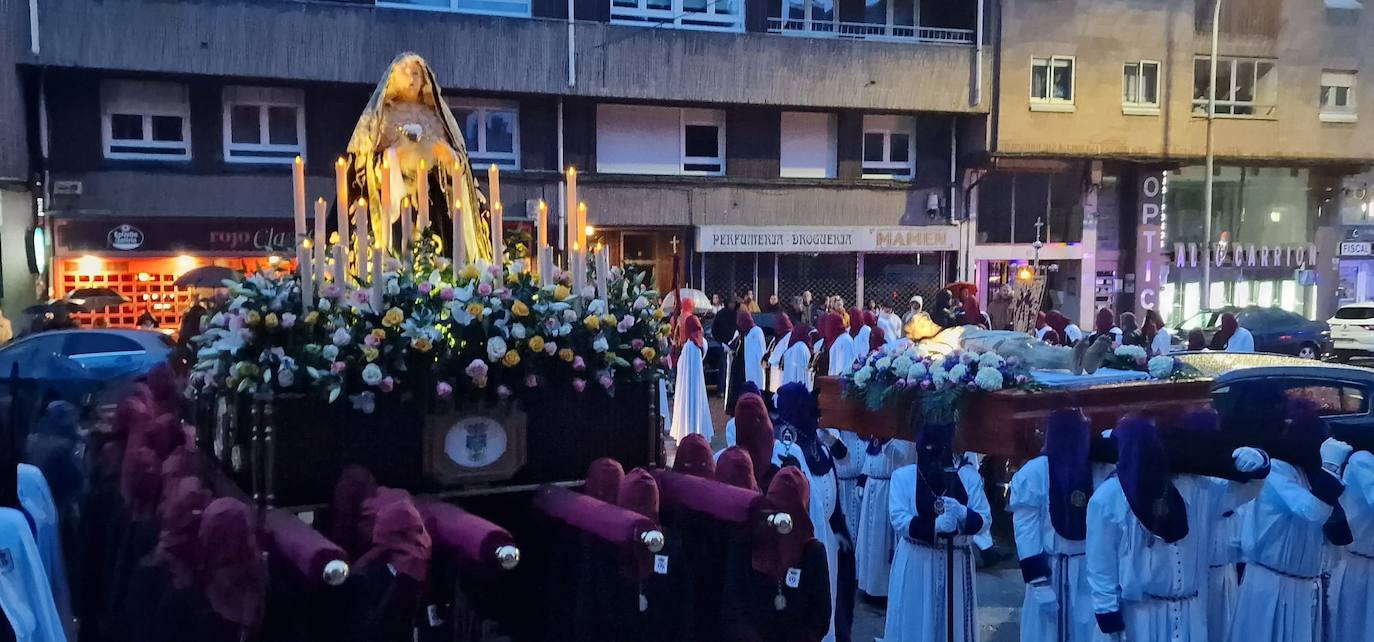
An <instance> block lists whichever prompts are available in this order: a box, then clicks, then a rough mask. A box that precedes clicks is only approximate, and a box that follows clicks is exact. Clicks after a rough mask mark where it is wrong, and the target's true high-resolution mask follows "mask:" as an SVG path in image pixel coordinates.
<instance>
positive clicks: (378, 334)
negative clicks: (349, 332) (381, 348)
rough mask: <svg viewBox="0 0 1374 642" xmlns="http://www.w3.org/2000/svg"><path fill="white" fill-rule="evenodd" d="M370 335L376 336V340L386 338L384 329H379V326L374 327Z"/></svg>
mask: <svg viewBox="0 0 1374 642" xmlns="http://www.w3.org/2000/svg"><path fill="white" fill-rule="evenodd" d="M372 336H374V337H377V340H378V341H385V340H386V330H383V329H381V328H376V329H374V330H373V331H372Z"/></svg>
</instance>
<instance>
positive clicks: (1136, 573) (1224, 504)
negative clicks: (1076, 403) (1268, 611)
mask: <svg viewBox="0 0 1374 642" xmlns="http://www.w3.org/2000/svg"><path fill="white" fill-rule="evenodd" d="M1173 483H1174V487H1175V488H1177V489H1178V493H1179V495H1181V496H1182V497H1183V503H1184V505H1185V506H1186V507H1187V510H1188V534H1187V535H1186V536H1184V537H1183V539H1181V540H1179V541H1177V542H1174V543H1172V544H1167V543H1165V542H1164V540H1162V539H1160V538H1159V537H1158V536H1156V535H1155V534H1154V533H1151V532H1150V531H1149V530H1147V529H1146V528H1145V527H1144V526H1143V525H1141V523H1140V520H1138V519H1137V518H1136V516H1135V513H1133V512H1132V511H1131V506H1130V504H1129V503H1127V501H1126V495H1125V493H1124V492H1123V491H1122V489H1121V480H1120V479H1118V478H1116V477H1112V478H1110V479H1108V480H1107V481H1104V482H1102V485H1101V486H1099V487H1098V488H1097V490H1096V491H1094V492H1093V496H1092V499H1090V500H1088V540H1087V548H1086V552H1087V557H1086V563H1087V578H1088V587H1089V589H1090V590H1091V591H1092V602H1093V611H1094V613H1097V614H1104V613H1111V612H1115V611H1120V612H1121V615H1122V618H1123V619H1124V620H1125V622H1126V631H1125V639H1126V640H1131V641H1136V640H1142V641H1143V640H1161V641H1164V640H1167V641H1169V642H1208V639H1207V596H1206V592H1207V568H1208V561H1209V560H1210V559H1211V552H1212V539H1213V537H1214V536H1215V532H1214V527H1215V524H1216V522H1217V520H1218V519H1219V518H1220V516H1221V514H1222V513H1225V512H1226V511H1228V510H1234V509H1235V508H1236V506H1239V505H1240V504H1242V503H1244V502H1245V501H1246V500H1248V499H1249V498H1250V496H1251V493H1253V492H1254V491H1256V490H1258V488H1259V484H1240V483H1233V482H1229V481H1226V480H1224V479H1217V478H1214V477H1199V476H1195V475H1178V476H1176V477H1175V478H1174V480H1173ZM1247 579H1249V578H1248V576H1247Z"/></svg>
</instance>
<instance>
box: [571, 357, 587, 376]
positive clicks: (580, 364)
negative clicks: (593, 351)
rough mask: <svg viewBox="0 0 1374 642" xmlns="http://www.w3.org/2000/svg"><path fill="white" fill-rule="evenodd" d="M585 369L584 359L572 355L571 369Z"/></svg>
mask: <svg viewBox="0 0 1374 642" xmlns="http://www.w3.org/2000/svg"><path fill="white" fill-rule="evenodd" d="M586 369H587V362H586V361H583V360H582V357H580V356H577V357H573V370H576V371H578V372H581V371H583V370H586Z"/></svg>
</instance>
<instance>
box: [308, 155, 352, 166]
mask: <svg viewBox="0 0 1374 642" xmlns="http://www.w3.org/2000/svg"><path fill="white" fill-rule="evenodd" d="M296 158H300V157H299V156H297V157H296ZM334 164H335V165H338V166H339V167H346V166H347V165H348V160H347V159H345V158H344V157H343V156H340V157H339V159H338V160H336V161H334Z"/></svg>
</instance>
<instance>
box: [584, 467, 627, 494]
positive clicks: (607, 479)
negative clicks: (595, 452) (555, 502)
mask: <svg viewBox="0 0 1374 642" xmlns="http://www.w3.org/2000/svg"><path fill="white" fill-rule="evenodd" d="M624 477H625V469H624V468H623V467H621V465H620V462H618V461H616V460H614V459H611V458H610V457H602V458H601V459H598V460H596V461H594V462H592V463H591V465H590V466H587V483H586V484H584V485H583V486H582V492H583V493H586V494H587V495H588V496H590V497H595V498H597V499H599V500H601V501H603V502H606V503H607V504H614V503H615V498H616V495H617V494H619V493H620V480H622V479H624Z"/></svg>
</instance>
